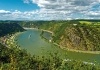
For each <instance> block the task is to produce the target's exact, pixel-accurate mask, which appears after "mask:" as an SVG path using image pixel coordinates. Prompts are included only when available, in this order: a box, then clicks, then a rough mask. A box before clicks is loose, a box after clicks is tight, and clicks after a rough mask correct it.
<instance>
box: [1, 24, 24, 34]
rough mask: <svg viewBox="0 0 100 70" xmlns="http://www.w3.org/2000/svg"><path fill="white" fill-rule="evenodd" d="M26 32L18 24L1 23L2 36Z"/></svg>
mask: <svg viewBox="0 0 100 70" xmlns="http://www.w3.org/2000/svg"><path fill="white" fill-rule="evenodd" d="M19 31H24V29H23V28H22V27H21V26H20V25H18V24H16V23H0V36H4V35H7V34H11V33H15V32H19Z"/></svg>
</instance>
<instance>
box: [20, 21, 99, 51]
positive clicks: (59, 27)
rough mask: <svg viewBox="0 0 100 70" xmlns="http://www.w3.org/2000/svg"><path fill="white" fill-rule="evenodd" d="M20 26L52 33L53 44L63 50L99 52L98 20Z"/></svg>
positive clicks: (50, 22) (32, 23)
mask: <svg viewBox="0 0 100 70" xmlns="http://www.w3.org/2000/svg"><path fill="white" fill-rule="evenodd" d="M20 25H21V26H23V27H35V28H40V29H45V30H50V31H53V32H54V36H53V42H55V43H57V44H59V45H61V46H62V47H64V48H69V49H77V50H89V51H98V50H99V51H100V20H70V21H34V22H21V23H20Z"/></svg>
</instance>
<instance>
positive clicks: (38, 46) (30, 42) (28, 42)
mask: <svg viewBox="0 0 100 70" xmlns="http://www.w3.org/2000/svg"><path fill="white" fill-rule="evenodd" d="M41 32H42V31H40V30H37V29H28V30H27V31H25V32H23V33H21V34H19V35H18V36H17V37H16V38H17V42H18V44H19V46H20V47H21V48H22V49H26V50H27V52H28V53H30V54H31V55H37V56H46V57H50V55H49V54H54V53H57V55H58V57H60V58H63V59H66V58H68V59H71V60H73V59H74V60H82V61H86V62H92V63H95V64H100V54H89V53H78V52H71V51H65V50H63V49H60V48H59V47H58V46H55V45H53V44H52V43H49V42H47V41H46V40H44V39H42V38H41V36H40V34H41ZM47 35H48V37H49V36H50V34H45V36H47Z"/></svg>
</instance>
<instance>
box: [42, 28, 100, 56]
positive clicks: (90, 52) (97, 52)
mask: <svg viewBox="0 0 100 70" xmlns="http://www.w3.org/2000/svg"><path fill="white" fill-rule="evenodd" d="M41 30H43V31H46V32H49V33H53V32H52V31H49V30H44V29H41ZM53 44H54V45H56V46H59V47H60V48H61V49H64V50H67V51H71V52H78V53H89V54H100V51H82V50H74V49H69V48H66V47H63V46H61V45H59V44H57V43H53Z"/></svg>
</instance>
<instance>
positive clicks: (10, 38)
mask: <svg viewBox="0 0 100 70" xmlns="http://www.w3.org/2000/svg"><path fill="white" fill-rule="evenodd" d="M19 34H20V32H17V33H15V34H10V35H6V36H3V37H0V43H2V44H3V45H4V46H6V47H7V48H12V47H16V48H19V49H20V47H19V46H18V44H17V42H16V40H15V38H16V36H18V35H19Z"/></svg>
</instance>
